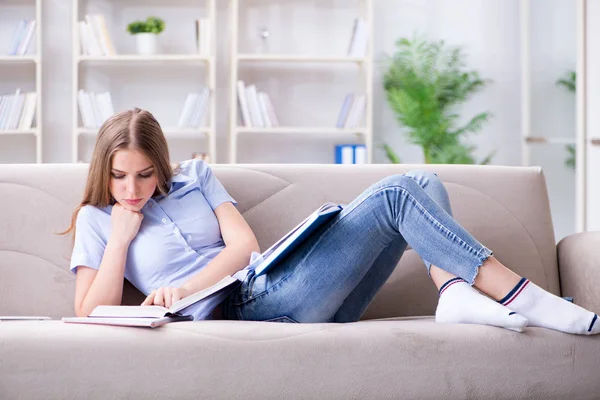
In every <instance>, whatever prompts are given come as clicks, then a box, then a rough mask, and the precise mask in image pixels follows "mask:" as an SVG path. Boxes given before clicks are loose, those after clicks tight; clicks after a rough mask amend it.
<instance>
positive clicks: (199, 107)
mask: <svg viewBox="0 0 600 400" xmlns="http://www.w3.org/2000/svg"><path fill="white" fill-rule="evenodd" d="M209 100H210V89H209V88H207V87H205V88H202V90H201V91H200V96H199V98H198V102H197V103H196V108H195V109H194V114H193V116H192V121H191V127H192V128H194V129H198V128H199V127H200V126H201V125H202V119H203V114H204V110H205V108H206V107H207V105H208V103H209Z"/></svg>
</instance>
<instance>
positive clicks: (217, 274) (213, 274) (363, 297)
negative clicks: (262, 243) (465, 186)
mask: <svg viewBox="0 0 600 400" xmlns="http://www.w3.org/2000/svg"><path fill="white" fill-rule="evenodd" d="M235 205H236V201H235V200H234V199H233V198H232V197H231V196H229V194H228V193H227V191H226V190H225V189H224V187H223V186H222V185H221V183H220V182H219V181H218V180H217V178H216V177H215V176H214V175H213V174H212V172H211V169H210V168H209V166H208V165H207V164H206V163H204V162H203V161H201V160H189V161H185V162H183V163H181V164H180V165H178V166H176V168H175V169H173V168H172V166H171V165H170V164H169V151H168V148H167V143H166V140H165V137H164V135H163V133H162V131H161V128H160V125H159V123H158V122H157V121H156V119H155V118H154V117H153V116H152V115H151V114H150V113H149V112H147V111H143V110H140V109H137V108H136V109H134V110H132V111H125V112H121V113H118V114H116V115H114V116H113V117H111V118H110V119H109V120H108V121H106V122H105V123H104V125H103V126H102V127H101V128H100V132H99V134H98V139H97V142H96V145H95V148H94V153H93V156H92V160H91V163H90V169H89V175H88V180H87V185H86V188H85V192H84V196H83V201H82V202H81V205H80V206H79V207H77V209H76V210H75V211H74V213H73V217H72V220H71V226H70V227H69V229H68V230H67V231H66V232H65V233H68V232H72V233H73V235H74V248H73V253H72V259H71V270H72V271H73V272H74V273H76V275H77V278H76V293H75V311H76V314H77V315H78V316H86V315H88V314H89V313H90V312H91V311H92V310H93V309H94V307H96V306H97V305H100V304H105V305H118V304H121V299H122V292H123V278H124V277H125V278H127V279H128V280H129V281H130V282H131V283H132V284H133V285H134V286H136V287H137V288H138V289H139V290H140V291H141V292H142V293H144V294H145V295H147V298H146V300H145V301H144V302H143V304H146V305H150V304H155V305H161V306H166V307H169V306H170V305H171V304H172V303H173V302H175V301H177V300H179V299H181V298H184V297H186V296H188V295H190V294H192V293H194V292H196V291H199V290H202V289H204V288H206V287H209V286H211V285H213V284H215V283H216V282H218V281H220V280H221V279H222V278H223V277H225V276H226V275H233V274H235V273H236V272H237V271H240V270H245V271H246V272H247V274H246V276H245V278H244V279H243V282H242V283H241V284H240V285H238V286H237V287H235V286H234V289H232V290H231V291H230V292H224V294H223V295H222V297H221V298H219V299H218V303H219V306H218V307H216V308H215V309H214V310H213V309H212V308H211V309H208V310H207V309H195V310H194V309H192V311H191V313H192V314H193V315H194V317H195V319H210V318H212V317H218V318H223V319H239V320H254V321H286V322H353V321H358V320H359V318H360V316H361V315H362V314H363V312H364V311H365V310H366V308H367V306H368V305H369V303H370V302H371V300H372V299H373V297H374V296H375V294H376V293H377V291H378V290H379V289H380V288H381V287H382V286H383V284H384V283H385V281H386V280H387V279H388V277H389V276H390V275H391V273H392V271H393V270H394V268H395V267H396V265H397V264H398V261H399V260H400V257H402V254H403V252H404V250H405V249H406V247H407V244H410V246H411V247H412V248H413V249H415V251H417V253H418V254H419V255H420V256H421V258H422V259H423V260H424V262H425V265H426V267H427V269H428V272H429V274H430V276H431V278H432V280H433V282H434V284H435V285H436V286H437V288H438V289H439V295H440V298H439V304H438V307H437V310H436V320H437V321H438V322H453V323H473V324H488V325H494V326H498V327H503V328H507V329H512V330H515V331H519V332H520V331H523V329H524V328H525V326H527V325H528V324H529V326H539V327H544V328H549V329H555V330H559V331H563V332H568V333H573V334H584V335H590V334H596V333H599V332H600V322H598V321H597V320H598V316H597V315H596V314H594V313H593V312H590V311H587V310H585V309H583V308H581V307H579V306H577V305H574V304H572V303H569V302H568V301H566V300H563V299H561V298H559V297H557V296H554V295H553V294H551V293H548V292H546V291H545V290H543V289H541V288H540V287H538V286H536V285H535V284H533V283H532V282H530V281H528V280H527V279H525V278H523V277H521V276H518V275H517V274H515V273H514V272H512V271H510V270H509V269H507V268H506V267H505V266H504V265H502V264H501V263H500V262H499V261H498V260H497V259H496V258H495V257H494V256H493V253H492V251H491V250H490V249H488V248H486V247H485V246H484V245H482V244H481V243H479V242H478V241H477V240H476V239H475V238H474V237H473V236H471V235H470V234H469V233H468V232H467V231H466V230H465V229H464V228H463V227H461V226H460V225H459V224H458V223H457V221H456V220H454V219H453V218H452V211H451V208H450V202H449V200H448V194H447V192H446V190H445V188H444V186H443V184H442V182H441V181H440V180H439V179H438V177H437V175H436V174H433V173H429V172H425V171H411V172H408V173H406V174H402V175H392V176H388V177H386V178H384V179H382V180H381V181H379V182H377V183H375V184H374V185H372V186H371V187H369V188H368V189H367V190H365V191H364V192H363V193H362V194H360V195H359V196H358V197H357V198H356V199H354V200H353V201H352V202H351V203H350V204H348V205H347V206H346V207H345V208H344V209H343V210H342V211H341V212H340V213H339V214H338V215H337V216H336V217H335V218H333V219H332V220H331V221H330V222H329V223H327V224H325V226H323V227H322V228H320V229H319V230H318V231H317V232H316V233H315V234H314V235H312V236H311V238H309V239H308V240H307V241H306V242H305V243H303V244H302V245H301V246H300V247H299V248H298V249H297V250H296V251H295V252H294V253H293V254H291V255H290V256H289V257H288V258H286V259H285V260H284V261H283V262H281V263H280V265H278V266H277V267H276V268H274V269H273V270H272V271H271V272H269V273H267V274H264V275H260V276H259V277H256V276H255V274H254V271H253V269H252V268H250V267H251V262H250V261H251V257H252V260H254V259H256V257H257V256H260V255H259V247H258V243H257V240H256V238H255V236H254V234H253V232H252V230H251V229H250V227H249V226H248V224H247V223H246V221H245V220H244V218H243V217H242V215H241V214H240V213H239V212H238V210H237V208H236V207H235ZM249 264H250V266H249ZM473 286H475V287H477V289H479V291H481V292H483V293H485V294H486V295H487V296H485V295H483V294H481V293H480V292H479V291H477V290H475V289H474V288H473ZM488 296H489V297H488ZM186 311H189V310H186Z"/></svg>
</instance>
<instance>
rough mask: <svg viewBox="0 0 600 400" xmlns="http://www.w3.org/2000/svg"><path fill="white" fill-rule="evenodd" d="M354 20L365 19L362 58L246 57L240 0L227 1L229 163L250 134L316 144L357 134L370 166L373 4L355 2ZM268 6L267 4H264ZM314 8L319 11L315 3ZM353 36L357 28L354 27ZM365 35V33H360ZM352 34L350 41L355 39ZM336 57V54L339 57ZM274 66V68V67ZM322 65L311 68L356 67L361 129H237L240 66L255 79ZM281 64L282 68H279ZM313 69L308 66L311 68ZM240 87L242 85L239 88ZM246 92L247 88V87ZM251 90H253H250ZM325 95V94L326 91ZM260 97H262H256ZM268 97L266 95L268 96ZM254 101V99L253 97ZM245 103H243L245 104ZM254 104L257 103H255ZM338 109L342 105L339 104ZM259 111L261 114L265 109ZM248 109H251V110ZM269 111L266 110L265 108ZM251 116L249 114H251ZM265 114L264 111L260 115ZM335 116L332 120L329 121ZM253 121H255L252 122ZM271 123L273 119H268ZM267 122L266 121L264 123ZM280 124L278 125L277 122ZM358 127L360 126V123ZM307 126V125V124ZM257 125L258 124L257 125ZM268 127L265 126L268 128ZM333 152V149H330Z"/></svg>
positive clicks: (303, 55)
mask: <svg viewBox="0 0 600 400" xmlns="http://www.w3.org/2000/svg"><path fill="white" fill-rule="evenodd" d="M357 3H358V4H357V9H356V17H360V18H362V19H364V21H365V22H366V26H367V27H368V28H367V32H368V33H367V36H366V39H365V43H364V44H366V52H365V53H364V57H363V56H362V54H361V53H356V52H350V51H349V52H348V54H352V55H358V56H359V57H355V56H348V55H316V54H293V53H291V54H277V53H248V52H243V51H242V52H240V51H239V41H240V16H241V15H242V14H243V13H240V4H244V2H243V1H241V0H229V10H230V18H229V21H230V32H231V34H230V36H231V39H230V40H231V43H230V49H231V54H230V59H231V66H230V77H229V84H230V93H229V101H230V103H229V109H230V113H229V162H230V163H237V159H238V140H237V139H238V135H240V134H249V133H268V134H273V135H275V134H276V135H287V134H290V135H291V134H306V135H310V136H311V138H312V139H314V140H318V139H319V138H322V137H324V136H326V137H328V138H331V137H333V136H334V135H356V134H358V135H359V136H360V137H361V139H363V140H364V144H365V145H366V149H367V151H366V158H367V160H366V161H367V163H371V162H372V160H373V146H372V144H373V131H372V125H373V34H372V27H373V0H360V1H359V2H357ZM265 4H269V2H268V1H267V2H265ZM315 7H319V5H318V4H317V2H315ZM355 32H356V26H355ZM362 32H363V33H364V31H362ZM350 34H351V32H350V31H349V32H348V39H351V35H350ZM353 35H354V34H352V38H354V36H353ZM338 54H339V53H338ZM274 63H277V65H273V64H274ZM309 63H313V64H321V65H318V66H314V68H337V67H339V65H344V64H345V65H356V66H358V70H359V77H360V79H359V80H360V84H359V85H358V88H357V89H355V90H356V91H357V92H359V93H362V94H364V96H361V97H363V100H364V99H366V101H364V103H365V104H364V110H365V113H364V120H365V122H364V126H361V127H359V128H336V127H335V126H333V127H332V126H324V127H321V126H305V127H299V126H298V127H297V126H282V127H273V128H255V127H252V128H250V127H245V126H240V121H239V120H240V114H241V111H240V109H239V106H238V80H239V70H240V66H241V65H243V68H244V69H245V70H248V69H252V73H253V74H254V75H256V74H258V73H260V71H261V69H263V68H265V67H266V66H268V67H269V68H273V67H275V68H294V67H300V66H304V65H305V64H309ZM279 64H284V65H279ZM312 67H313V66H311V68H312ZM245 84H252V83H251V82H249V83H248V82H245ZM242 87H243V85H242ZM246 88H247V86H246ZM252 90H254V88H252ZM325 93H326V91H325ZM258 94H259V95H260V94H261V93H258ZM267 95H268V93H267ZM254 97H255V96H254ZM246 101H247V100H244V102H246ZM332 101H335V102H337V101H340V99H332ZM254 104H256V101H254ZM274 106H275V107H274V108H275V111H276V110H277V104H274ZM340 106H341V104H340ZM259 107H262V108H263V110H264V108H265V106H264V105H263V106H259ZM248 108H249V109H250V111H251V109H252V107H251V106H248ZM267 108H268V107H267ZM256 109H257V106H256V105H254V114H256V112H257V111H256ZM251 113H252V111H251ZM262 113H264V111H262ZM335 117H337V115H334V116H332V118H335ZM251 119H252V120H254V118H251ZM270 119H271V120H272V119H273V118H270ZM267 120H269V118H268V119H267ZM280 122H281V121H280ZM357 123H358V124H360V125H362V124H361V123H360V122H357ZM284 124H285V122H284ZM308 124H310V122H308ZM259 125H260V123H259ZM267 125H268V124H267ZM332 150H333V149H332Z"/></svg>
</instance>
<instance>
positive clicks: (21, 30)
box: [8, 19, 36, 56]
mask: <svg viewBox="0 0 600 400" xmlns="http://www.w3.org/2000/svg"><path fill="white" fill-rule="evenodd" d="M35 27H36V21H35V20H26V19H23V20H21V21H20V22H19V25H17V28H16V29H15V33H14V34H13V38H12V40H11V42H10V47H9V50H8V55H10V56H23V55H25V53H27V50H28V49H29V45H30V44H31V39H32V38H33V34H34V33H35Z"/></svg>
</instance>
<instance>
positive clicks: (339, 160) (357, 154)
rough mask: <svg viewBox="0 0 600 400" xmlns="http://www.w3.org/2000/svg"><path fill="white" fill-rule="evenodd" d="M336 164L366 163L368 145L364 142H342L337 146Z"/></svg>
mask: <svg viewBox="0 0 600 400" xmlns="http://www.w3.org/2000/svg"><path fill="white" fill-rule="evenodd" d="M335 163H336V164H366V163H367V146H366V145H364V144H340V145H337V146H335Z"/></svg>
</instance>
